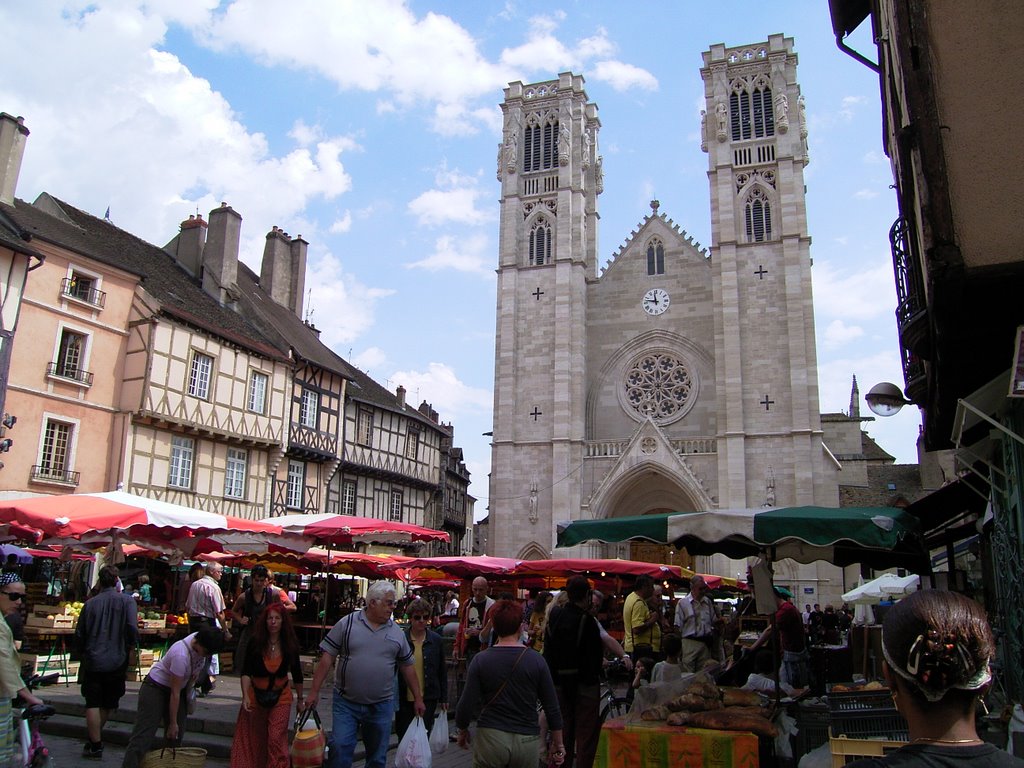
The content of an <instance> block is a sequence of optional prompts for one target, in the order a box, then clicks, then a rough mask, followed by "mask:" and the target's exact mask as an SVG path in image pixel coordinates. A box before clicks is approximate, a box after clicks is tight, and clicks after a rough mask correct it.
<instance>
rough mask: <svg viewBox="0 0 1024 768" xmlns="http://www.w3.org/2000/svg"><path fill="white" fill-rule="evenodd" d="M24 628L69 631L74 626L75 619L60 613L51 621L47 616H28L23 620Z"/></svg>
mask: <svg viewBox="0 0 1024 768" xmlns="http://www.w3.org/2000/svg"><path fill="white" fill-rule="evenodd" d="M25 626H26V627H38V628H40V629H71V628H73V627H74V626H75V617H74V616H68V615H67V614H64V613H61V614H57V615H55V616H54V617H53V618H52V619H51V618H49V616H29V617H28V618H27V619H25Z"/></svg>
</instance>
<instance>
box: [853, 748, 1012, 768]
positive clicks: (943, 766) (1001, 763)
mask: <svg viewBox="0 0 1024 768" xmlns="http://www.w3.org/2000/svg"><path fill="white" fill-rule="evenodd" d="M1021 766H1024V760H1021V759H1020V758H1019V757H1014V756H1013V755H1010V754H1009V753H1007V752H1004V751H1003V750H1001V749H999V748H998V747H995V746H993V745H992V744H978V745H977V746H973V745H971V746H966V747H953V746H946V745H944V744H908V745H907V746H905V747H900V748H899V749H897V750H896V751H895V752H890V753H889V754H888V755H886V756H885V757H867V758H864V759H863V760H858V761H856V762H855V763H850V764H849V765H848V766H847V768H962V767H966V768H1021Z"/></svg>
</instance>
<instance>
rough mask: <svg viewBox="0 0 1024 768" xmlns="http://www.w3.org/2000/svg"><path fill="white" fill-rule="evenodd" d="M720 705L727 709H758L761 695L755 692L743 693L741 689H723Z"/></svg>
mask: <svg viewBox="0 0 1024 768" xmlns="http://www.w3.org/2000/svg"><path fill="white" fill-rule="evenodd" d="M722 703H723V704H724V705H725V706H727V707H759V706H761V703H762V699H761V695H760V694H759V693H757V691H744V690H743V689H741V688H723V689H722Z"/></svg>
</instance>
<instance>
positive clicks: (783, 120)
mask: <svg viewBox="0 0 1024 768" xmlns="http://www.w3.org/2000/svg"><path fill="white" fill-rule="evenodd" d="M775 127H776V128H777V129H778V131H779V133H785V132H786V131H788V130H789V97H788V96H786V94H784V93H782V92H781V91H780V92H779V93H778V95H776V97H775Z"/></svg>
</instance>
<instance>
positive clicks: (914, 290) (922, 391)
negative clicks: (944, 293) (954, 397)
mask: <svg viewBox="0 0 1024 768" xmlns="http://www.w3.org/2000/svg"><path fill="white" fill-rule="evenodd" d="M910 235H911V229H910V222H908V221H907V220H906V219H905V218H904V217H902V216H901V217H899V218H898V219H896V221H894V222H893V225H892V227H890V228H889V245H890V247H891V248H892V268H893V274H894V275H895V277H896V327H897V328H899V333H900V348H901V349H900V351H901V355H902V358H903V381H904V383H905V385H906V393H907V396H908V397H909V398H910V399H911V400H912V401H913V402H915V403H920V402H923V401H924V400H923V399H924V397H925V396H926V389H927V382H926V378H925V368H924V360H925V359H928V357H929V354H930V350H931V329H930V328H929V325H928V303H927V298H926V296H925V291H924V279H923V275H922V274H921V265H920V263H919V262H918V260H917V259H916V258H915V256H914V249H913V244H912V241H911V237H910Z"/></svg>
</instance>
